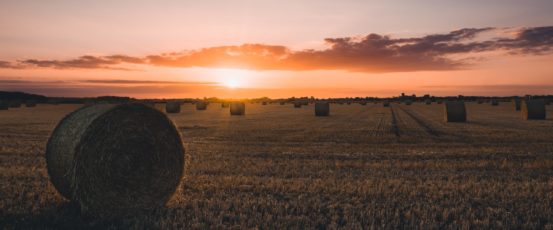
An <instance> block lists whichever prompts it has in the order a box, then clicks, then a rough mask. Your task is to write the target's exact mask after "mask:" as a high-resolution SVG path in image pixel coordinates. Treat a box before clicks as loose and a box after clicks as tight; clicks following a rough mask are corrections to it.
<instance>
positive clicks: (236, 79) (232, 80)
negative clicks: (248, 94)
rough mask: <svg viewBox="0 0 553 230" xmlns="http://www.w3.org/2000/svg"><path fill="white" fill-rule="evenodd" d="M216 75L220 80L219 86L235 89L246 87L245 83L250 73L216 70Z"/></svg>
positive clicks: (235, 70) (246, 71)
mask: <svg viewBox="0 0 553 230" xmlns="http://www.w3.org/2000/svg"><path fill="white" fill-rule="evenodd" d="M216 75H217V76H218V77H220V78H221V80H220V82H221V85H223V86H225V87H227V88H230V89H236V88H242V87H244V86H246V84H245V83H246V82H245V81H246V80H247V78H248V77H250V75H251V73H250V71H248V70H240V69H218V70H217V73H216Z"/></svg>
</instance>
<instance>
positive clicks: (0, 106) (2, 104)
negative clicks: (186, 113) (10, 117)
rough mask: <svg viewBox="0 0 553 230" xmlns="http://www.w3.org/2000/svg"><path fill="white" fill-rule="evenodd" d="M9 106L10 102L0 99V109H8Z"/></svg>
mask: <svg viewBox="0 0 553 230" xmlns="http://www.w3.org/2000/svg"><path fill="white" fill-rule="evenodd" d="M9 108H10V103H8V102H7V101H0V110H8V109H9Z"/></svg>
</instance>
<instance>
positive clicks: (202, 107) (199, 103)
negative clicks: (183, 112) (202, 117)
mask: <svg viewBox="0 0 553 230" xmlns="http://www.w3.org/2000/svg"><path fill="white" fill-rule="evenodd" d="M206 109H207V103H206V102H205V101H197V102H196V110H206Z"/></svg>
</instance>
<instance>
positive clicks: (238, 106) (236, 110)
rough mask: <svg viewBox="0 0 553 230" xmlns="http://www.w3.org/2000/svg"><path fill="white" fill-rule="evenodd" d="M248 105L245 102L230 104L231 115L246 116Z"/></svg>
mask: <svg viewBox="0 0 553 230" xmlns="http://www.w3.org/2000/svg"><path fill="white" fill-rule="evenodd" d="M245 114H246V104H245V103H244V102H232V103H230V115H245Z"/></svg>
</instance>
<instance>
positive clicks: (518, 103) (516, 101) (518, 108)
mask: <svg viewBox="0 0 553 230" xmlns="http://www.w3.org/2000/svg"><path fill="white" fill-rule="evenodd" d="M513 105H514V106H515V111H520V99H514V100H513Z"/></svg>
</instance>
